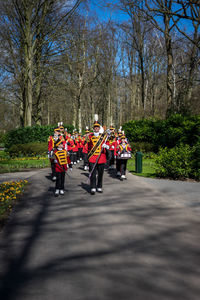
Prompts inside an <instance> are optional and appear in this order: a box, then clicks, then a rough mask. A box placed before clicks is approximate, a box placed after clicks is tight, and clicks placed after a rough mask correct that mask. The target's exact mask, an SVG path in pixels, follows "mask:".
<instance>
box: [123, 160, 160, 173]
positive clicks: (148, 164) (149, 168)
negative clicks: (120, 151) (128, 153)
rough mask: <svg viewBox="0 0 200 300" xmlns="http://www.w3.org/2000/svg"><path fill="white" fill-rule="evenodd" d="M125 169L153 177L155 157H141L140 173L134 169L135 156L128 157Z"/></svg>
mask: <svg viewBox="0 0 200 300" xmlns="http://www.w3.org/2000/svg"><path fill="white" fill-rule="evenodd" d="M127 169H128V170H129V171H130V172H131V173H132V174H134V175H138V176H143V177H150V178H155V177H156V174H155V159H153V158H151V159H150V158H143V159H142V173H136V171H135V158H132V159H129V160H128V164H127Z"/></svg>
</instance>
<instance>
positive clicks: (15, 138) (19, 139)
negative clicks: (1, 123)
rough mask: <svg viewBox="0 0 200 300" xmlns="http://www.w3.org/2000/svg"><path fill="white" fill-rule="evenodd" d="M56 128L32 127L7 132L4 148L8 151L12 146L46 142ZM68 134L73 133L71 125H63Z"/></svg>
mask: <svg viewBox="0 0 200 300" xmlns="http://www.w3.org/2000/svg"><path fill="white" fill-rule="evenodd" d="M55 127H56V126H53V125H51V126H50V125H48V126H32V127H23V128H19V129H16V130H12V131H9V132H8V133H7V134H6V139H5V148H6V149H9V148H10V147H11V146H13V145H17V144H27V143H32V142H47V139H48V137H49V136H50V135H52V134H53V132H54V128H55ZM64 127H65V128H67V129H68V132H70V133H71V132H72V131H73V128H74V127H73V126H72V125H64Z"/></svg>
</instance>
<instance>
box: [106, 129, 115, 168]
mask: <svg viewBox="0 0 200 300" xmlns="http://www.w3.org/2000/svg"><path fill="white" fill-rule="evenodd" d="M110 133H111V135H110V136H109V138H108V139H107V142H106V144H107V145H108V146H109V148H108V150H107V166H108V169H114V168H115V166H114V163H115V155H114V152H115V149H116V138H115V128H114V127H113V126H110Z"/></svg>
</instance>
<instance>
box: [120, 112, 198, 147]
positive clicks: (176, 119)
mask: <svg viewBox="0 0 200 300" xmlns="http://www.w3.org/2000/svg"><path fill="white" fill-rule="evenodd" d="M123 130H124V131H125V133H126V136H127V138H128V139H129V141H130V142H132V145H134V143H138V142H140V143H141V142H144V143H149V144H151V145H153V151H155V152H158V150H159V148H160V147H163V148H164V147H167V148H173V147H175V146H177V145H180V144H181V143H184V144H188V145H190V146H194V145H195V144H196V143H197V142H198V141H200V116H191V117H187V116H182V115H179V114H176V115H172V116H171V117H170V118H168V119H166V120H156V119H144V120H139V121H130V122H127V123H125V124H124V125H123Z"/></svg>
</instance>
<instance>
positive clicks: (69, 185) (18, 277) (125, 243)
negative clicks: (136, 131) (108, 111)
mask: <svg viewBox="0 0 200 300" xmlns="http://www.w3.org/2000/svg"><path fill="white" fill-rule="evenodd" d="M49 171H50V170H49V169H42V170H39V171H32V173H29V174H24V173H26V172H21V173H17V174H10V175H9V176H8V175H0V181H4V180H5V176H7V177H6V180H11V179H13V178H15V179H17V178H18V179H25V178H26V179H28V181H29V185H28V187H27V189H26V191H25V194H24V196H23V197H22V199H21V200H20V201H19V203H18V204H17V206H16V208H15V210H14V211H13V212H12V214H11V216H10V218H9V221H8V223H7V224H6V226H5V227H4V229H3V230H2V232H1V233H0V299H2V300H9V299H12V300H55V299H56V300H68V299H69V300H129V299H130V300H140V299H141V300H171V299H176V300H177V299H180V300H196V299H198V300H199V298H200V268H199V263H200V234H199V232H200V183H195V182H180V181H170V180H156V179H147V178H142V177H138V176H133V175H131V174H128V176H127V178H128V179H127V180H126V181H123V182H121V181H119V180H118V179H116V178H115V173H114V171H113V172H111V173H108V172H107V171H106V172H105V175H104V187H103V188H104V193H103V194H99V193H98V194H96V195H94V196H92V195H90V193H89V185H88V178H87V176H88V174H87V172H85V171H83V169H82V168H81V166H77V167H76V168H74V169H73V171H72V172H68V175H66V192H65V195H64V196H59V197H57V198H55V197H54V193H53V192H54V185H55V184H54V183H53V182H52V181H51V180H50V176H49Z"/></svg>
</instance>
